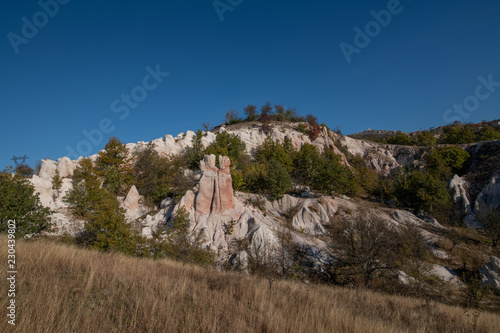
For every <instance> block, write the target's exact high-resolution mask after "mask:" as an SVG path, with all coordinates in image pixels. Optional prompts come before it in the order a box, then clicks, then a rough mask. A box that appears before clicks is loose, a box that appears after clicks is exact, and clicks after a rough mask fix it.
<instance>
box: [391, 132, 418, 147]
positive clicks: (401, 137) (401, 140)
mask: <svg viewBox="0 0 500 333" xmlns="http://www.w3.org/2000/svg"><path fill="white" fill-rule="evenodd" d="M387 143H388V144H391V145H402V146H413V141H412V140H411V139H410V137H409V136H408V135H407V134H405V133H403V132H399V133H398V135H396V136H394V137H389V138H387Z"/></svg>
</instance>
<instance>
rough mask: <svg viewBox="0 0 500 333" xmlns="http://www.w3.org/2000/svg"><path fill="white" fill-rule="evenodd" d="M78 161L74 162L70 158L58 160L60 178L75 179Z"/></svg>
mask: <svg viewBox="0 0 500 333" xmlns="http://www.w3.org/2000/svg"><path fill="white" fill-rule="evenodd" d="M76 165H77V163H76V161H75V162H73V161H71V160H70V159H69V157H66V156H65V157H61V158H59V159H58V160H57V171H59V177H61V178H67V177H73V173H74V171H75V169H76Z"/></svg>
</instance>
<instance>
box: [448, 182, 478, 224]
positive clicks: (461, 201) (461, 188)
mask: <svg viewBox="0 0 500 333" xmlns="http://www.w3.org/2000/svg"><path fill="white" fill-rule="evenodd" d="M447 187H448V190H449V191H450V193H451V195H452V197H453V201H454V202H455V207H456V210H457V211H459V212H461V213H465V214H468V215H469V214H472V208H471V205H470V202H469V198H468V197H467V190H466V189H467V183H466V182H465V180H464V179H463V178H462V177H459V176H458V175H455V176H453V178H452V179H451V180H450V181H449V183H448V185H447Z"/></svg>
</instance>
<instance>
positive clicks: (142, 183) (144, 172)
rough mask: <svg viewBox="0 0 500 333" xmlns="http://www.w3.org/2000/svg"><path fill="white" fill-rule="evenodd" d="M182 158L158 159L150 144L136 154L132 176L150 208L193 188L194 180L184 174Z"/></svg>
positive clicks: (158, 156)
mask: <svg viewBox="0 0 500 333" xmlns="http://www.w3.org/2000/svg"><path fill="white" fill-rule="evenodd" d="M184 170H185V158H184V157H183V156H174V157H160V155H159V154H158V152H157V151H156V150H155V149H154V146H153V145H152V144H150V145H148V147H147V148H146V149H144V150H143V151H140V152H138V153H136V158H135V163H134V169H133V175H134V179H135V184H136V187H137V190H138V191H139V193H140V194H141V195H143V196H144V197H145V198H146V202H148V203H149V204H150V205H151V206H157V205H159V204H160V203H161V201H162V200H163V199H165V198H167V197H179V196H182V195H184V193H185V192H186V191H187V190H188V189H189V188H192V187H193V186H194V180H193V179H192V177H190V176H189V174H186V173H185V172H184Z"/></svg>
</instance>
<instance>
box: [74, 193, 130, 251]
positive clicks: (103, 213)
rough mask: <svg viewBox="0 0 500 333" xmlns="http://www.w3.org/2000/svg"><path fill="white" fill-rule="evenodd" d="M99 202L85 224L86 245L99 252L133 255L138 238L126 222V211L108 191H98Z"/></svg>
mask: <svg viewBox="0 0 500 333" xmlns="http://www.w3.org/2000/svg"><path fill="white" fill-rule="evenodd" d="M97 195H98V197H99V201H98V202H96V203H95V204H94V206H93V209H92V212H91V213H90V214H89V217H88V220H87V223H85V235H84V236H83V237H84V242H83V243H84V244H85V245H87V246H88V247H90V248H91V249H96V250H99V251H105V252H107V251H115V252H122V253H126V254H133V253H134V251H135V248H136V243H137V241H136V238H135V237H134V235H133V233H132V231H131V229H130V226H129V225H128V224H127V223H126V222H125V210H124V209H123V208H121V207H120V204H119V202H118V200H117V199H116V197H115V196H114V195H113V194H111V193H109V192H108V191H107V190H106V189H104V188H100V189H98V190H97Z"/></svg>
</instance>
